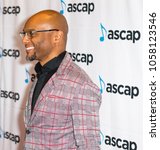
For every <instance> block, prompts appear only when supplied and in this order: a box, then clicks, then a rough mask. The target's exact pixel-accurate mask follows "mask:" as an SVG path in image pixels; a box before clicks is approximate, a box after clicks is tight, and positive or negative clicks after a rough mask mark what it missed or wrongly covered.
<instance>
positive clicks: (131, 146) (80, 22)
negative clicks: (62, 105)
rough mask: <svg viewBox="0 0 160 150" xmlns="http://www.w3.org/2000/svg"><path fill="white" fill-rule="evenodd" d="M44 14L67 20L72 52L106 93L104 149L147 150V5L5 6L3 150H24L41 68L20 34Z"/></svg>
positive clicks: (86, 0) (1, 31) (0, 18)
mask: <svg viewBox="0 0 160 150" xmlns="http://www.w3.org/2000/svg"><path fill="white" fill-rule="evenodd" d="M44 9H54V10H57V11H58V12H60V13H61V14H63V15H64V16H65V17H66V18H67V21H68V25H69V34H68V43H67V51H68V52H69V53H70V55H71V57H72V59H73V61H75V62H76V63H77V64H78V65H79V66H81V67H82V68H83V69H84V70H85V71H86V72H87V73H88V74H89V76H90V77H91V78H92V80H93V81H94V82H95V83H96V84H97V85H98V86H99V88H100V91H101V93H102V105H101V109H100V125H101V132H100V135H101V143H100V144H101V149H102V150H120V149H126V150H142V149H143V148H142V0H26V1H25V0H0V149H2V150H22V149H23V148H22V147H23V142H24V138H25V134H24V133H25V132H24V131H25V128H24V121H23V120H24V118H23V116H24V110H25V103H26V101H27V96H28V93H29V89H30V86H31V84H32V82H33V81H34V79H35V78H36V74H35V72H34V64H35V63H36V62H33V63H28V62H26V61H25V50H24V47H23V45H22V41H21V38H20V36H19V32H20V31H21V30H22V29H23V25H24V22H25V21H26V20H27V19H28V17H29V16H31V15H32V14H34V13H36V12H38V11H40V10H44Z"/></svg>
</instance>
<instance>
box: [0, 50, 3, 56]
mask: <svg viewBox="0 0 160 150" xmlns="http://www.w3.org/2000/svg"><path fill="white" fill-rule="evenodd" d="M2 50H3V49H2V47H0V58H1V57H2V56H3V55H2Z"/></svg>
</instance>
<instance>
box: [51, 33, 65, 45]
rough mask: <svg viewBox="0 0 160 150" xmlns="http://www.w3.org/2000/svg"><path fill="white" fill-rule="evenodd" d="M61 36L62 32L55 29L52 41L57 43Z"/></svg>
mask: <svg viewBox="0 0 160 150" xmlns="http://www.w3.org/2000/svg"><path fill="white" fill-rule="evenodd" d="M62 37H63V32H62V31H57V32H55V33H54V34H53V42H54V43H58V42H59V41H60V40H61V39H62Z"/></svg>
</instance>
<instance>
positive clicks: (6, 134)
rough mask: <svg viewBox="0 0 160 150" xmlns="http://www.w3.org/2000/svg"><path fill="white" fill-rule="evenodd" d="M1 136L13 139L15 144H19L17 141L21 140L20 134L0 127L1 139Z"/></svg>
mask: <svg viewBox="0 0 160 150" xmlns="http://www.w3.org/2000/svg"><path fill="white" fill-rule="evenodd" d="M1 138H5V139H8V140H11V141H12V142H14V143H15V144H17V143H19V142H20V136H18V135H15V134H13V133H10V132H7V131H3V130H2V129H1V128H0V139H1Z"/></svg>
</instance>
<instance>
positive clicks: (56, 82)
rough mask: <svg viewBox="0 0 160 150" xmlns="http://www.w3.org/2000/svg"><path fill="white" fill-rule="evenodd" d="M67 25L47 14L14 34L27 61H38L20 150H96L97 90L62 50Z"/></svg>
mask: <svg viewBox="0 0 160 150" xmlns="http://www.w3.org/2000/svg"><path fill="white" fill-rule="evenodd" d="M67 33H68V25H67V21H66V19H65V17H64V16H63V15H61V14H59V13H58V12H56V11H53V10H44V11H41V12H38V13H36V14H35V15H33V16H31V17H30V18H29V19H28V21H27V22H26V23H25V25H24V29H23V31H22V32H20V35H21V36H22V41H23V44H24V46H25V49H26V59H27V60H30V61H32V60H38V63H37V64H36V66H35V71H36V72H37V79H36V81H35V82H34V83H33V86H32V88H31V92H30V95H29V100H28V104H27V109H26V116H25V118H26V121H25V122H26V123H25V125H26V138H25V146H24V147H25V149H26V150H99V149H100V147H99V143H100V127H99V107H100V104H101V95H100V90H99V88H98V87H97V86H96V85H95V84H94V83H93V82H92V81H91V79H90V78H89V77H88V75H87V74H86V73H85V72H84V71H83V70H82V69H81V68H80V67H78V66H77V65H76V64H75V63H74V62H73V61H72V59H71V57H70V55H69V54H68V52H66V51H65V49H66V42H67Z"/></svg>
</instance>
